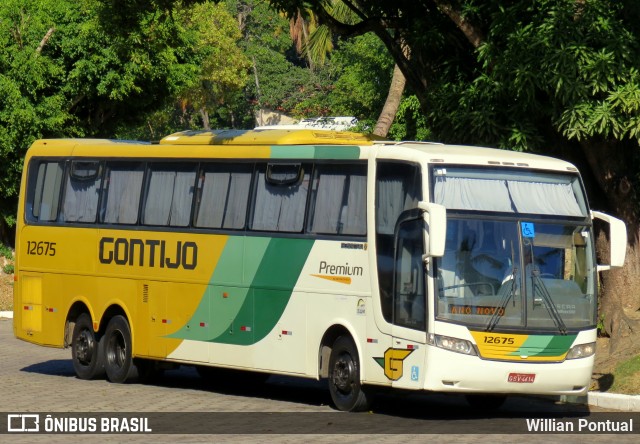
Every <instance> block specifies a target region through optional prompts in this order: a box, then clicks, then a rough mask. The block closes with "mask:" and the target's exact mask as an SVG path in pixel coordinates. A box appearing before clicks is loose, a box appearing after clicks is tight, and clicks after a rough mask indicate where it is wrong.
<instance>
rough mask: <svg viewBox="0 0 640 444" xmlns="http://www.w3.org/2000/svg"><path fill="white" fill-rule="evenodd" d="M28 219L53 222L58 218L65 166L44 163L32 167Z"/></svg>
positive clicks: (48, 162)
mask: <svg viewBox="0 0 640 444" xmlns="http://www.w3.org/2000/svg"><path fill="white" fill-rule="evenodd" d="M29 172H30V174H32V175H33V177H31V178H30V180H29V188H30V189H29V192H28V196H29V199H28V204H27V205H28V208H29V209H30V210H29V209H28V210H27V219H28V220H30V221H34V222H53V221H55V220H56V219H57V218H58V206H59V203H60V192H61V189H62V176H63V173H64V164H63V163H62V162H50V161H42V162H39V163H34V164H32V166H31V167H30V171H29Z"/></svg>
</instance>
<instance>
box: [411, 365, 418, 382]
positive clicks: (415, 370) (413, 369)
mask: <svg viewBox="0 0 640 444" xmlns="http://www.w3.org/2000/svg"><path fill="white" fill-rule="evenodd" d="M418 379H420V367H418V366H417V365H413V366H411V380H412V381H417V380H418Z"/></svg>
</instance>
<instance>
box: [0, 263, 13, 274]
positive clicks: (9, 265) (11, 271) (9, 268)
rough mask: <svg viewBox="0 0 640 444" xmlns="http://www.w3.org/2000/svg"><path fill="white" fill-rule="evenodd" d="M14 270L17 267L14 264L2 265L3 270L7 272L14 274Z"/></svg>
mask: <svg viewBox="0 0 640 444" xmlns="http://www.w3.org/2000/svg"><path fill="white" fill-rule="evenodd" d="M14 270H15V267H14V265H13V264H7V265H5V266H4V267H2V271H3V272H4V273H5V274H13V272H14Z"/></svg>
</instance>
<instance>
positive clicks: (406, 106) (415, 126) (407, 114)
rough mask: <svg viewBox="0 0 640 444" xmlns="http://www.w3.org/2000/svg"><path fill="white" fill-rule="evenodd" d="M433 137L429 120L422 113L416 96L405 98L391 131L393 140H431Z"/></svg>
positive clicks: (390, 135) (390, 134) (390, 136)
mask: <svg viewBox="0 0 640 444" xmlns="http://www.w3.org/2000/svg"><path fill="white" fill-rule="evenodd" d="M431 137H432V135H431V130H430V129H429V126H428V123H427V119H426V117H425V115H424V114H423V113H422V109H421V107H420V102H419V101H418V98H417V97H416V96H415V95H411V96H409V97H405V98H404V99H403V100H402V102H401V103H400V106H399V107H398V113H397V114H396V118H395V120H394V121H393V124H392V125H391V128H390V130H389V138H390V139H392V140H430V139H431Z"/></svg>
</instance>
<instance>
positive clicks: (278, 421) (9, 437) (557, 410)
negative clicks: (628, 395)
mask: <svg viewBox="0 0 640 444" xmlns="http://www.w3.org/2000/svg"><path fill="white" fill-rule="evenodd" d="M69 356H70V351H69V350H61V349H52V348H45V347H39V346H36V345H33V344H28V343H25V342H23V341H19V340H17V339H15V338H14V337H13V332H12V321H11V320H10V319H0V412H1V413H0V432H3V431H4V432H5V433H4V434H0V442H36V441H38V442H62V441H65V442H66V441H69V439H70V438H73V437H76V436H79V435H69V434H66V435H65V434H51V433H49V434H46V433H40V434H28V433H23V434H16V433H6V431H7V430H8V428H9V427H12V428H14V426H13V425H12V423H11V422H10V421H14V420H15V419H16V417H12V419H10V418H9V417H8V415H18V414H25V413H35V414H38V415H39V417H40V418H39V419H40V425H41V426H42V425H43V424H44V421H45V419H46V415H47V414H50V415H51V417H52V418H57V419H58V420H59V422H58V423H57V424H58V426H59V427H61V428H60V430H63V429H64V427H67V428H66V429H64V430H68V427H69V426H68V424H69V422H68V421H69V420H70V419H69V418H76V419H75V420H76V421H80V422H78V423H77V424H81V425H82V424H85V426H86V425H87V424H89V423H88V422H84V423H83V422H81V421H96V423H97V429H100V421H102V420H103V419H102V418H113V417H124V418H125V419H124V420H123V421H124V422H118V419H117V418H116V419H115V420H114V421H116V422H115V423H114V424H115V425H114V427H120V429H122V428H123V427H127V428H130V429H133V425H132V424H133V421H132V420H131V418H138V417H139V418H142V420H141V422H139V423H138V425H140V424H142V422H143V421H144V420H146V421H147V422H146V423H145V424H146V426H147V427H148V428H150V429H151V430H153V432H154V433H153V434H149V433H131V434H100V435H98V436H95V435H93V436H80V438H79V439H82V438H84V439H91V440H96V439H97V440H98V442H128V443H129V442H130V443H135V442H154V443H159V442H285V443H294V442H295V443H297V442H300V441H306V442H319V443H335V442H340V443H352V442H393V443H397V442H402V443H413V442H420V443H422V442H427V441H433V440H434V439H437V441H438V442H464V443H467V442H468V443H477V442H496V441H500V442H502V441H507V442H515V441H518V442H522V443H534V442H535V443H538V442H540V441H542V440H544V441H547V442H563V443H566V442H579V443H587V442H598V443H602V442H638V431H636V430H635V429H640V414H638V413H620V412H617V413H615V412H613V411H607V410H605V409H602V408H597V407H593V406H585V405H571V404H559V403H554V402H552V401H550V400H547V399H541V398H525V397H513V398H510V399H508V400H507V402H506V403H505V404H504V406H503V407H502V408H501V409H499V410H497V411H494V412H487V411H475V410H473V409H471V408H470V407H468V406H467V404H466V402H465V401H464V398H462V397H460V396H450V395H428V394H416V393H395V394H387V395H382V396H379V397H378V398H377V401H376V403H375V404H374V406H373V409H372V411H371V412H369V413H358V414H355V413H342V412H336V411H335V410H334V409H333V408H332V407H331V405H330V397H329V393H328V391H327V389H326V387H325V383H324V382H323V381H310V380H305V379H297V378H288V377H282V376H271V377H270V378H269V379H268V381H267V382H266V383H265V384H264V385H260V386H257V387H252V388H247V387H243V386H242V385H238V384H233V383H231V382H229V381H223V382H222V383H219V384H215V385H214V386H212V385H211V384H206V383H205V381H203V379H202V378H200V376H199V375H198V373H197V372H196V371H195V370H194V369H193V368H190V367H184V366H183V367H180V368H179V369H176V370H171V371H167V372H165V374H164V376H163V377H162V378H161V379H159V380H158V381H155V382H154V383H152V384H141V383H138V382H137V381H136V379H135V378H134V379H132V381H131V382H128V383H126V384H111V383H109V382H107V381H105V380H95V381H84V380H80V379H77V378H76V377H75V374H74V371H73V367H72V364H71V360H70V359H69ZM64 418H66V421H67V423H66V424H67V425H64V426H60V424H63V421H65V419H64ZM77 418H81V419H77ZM91 418H93V419H91ZM542 419H545V420H546V421H544V422H543V421H541V420H542ZM109 420H111V419H109ZM532 420H535V421H537V422H536V424H538V426H539V429H538V431H537V432H535V431H530V430H529V427H530V425H531V424H533V423H532V422H531V421H532ZM629 420H633V421H634V434H621V433H607V434H601V433H597V434H595V433H591V432H589V431H588V428H589V427H592V426H593V427H595V426H599V424H600V425H602V426H603V427H604V423H605V422H606V421H610V422H611V423H616V424H622V423H627V424H628V423H629ZM72 421H73V420H72ZM127 421H128V422H127ZM49 424H50V425H51V424H53V422H49ZM122 424H125V426H123V425H122ZM567 424H573V426H571V425H569V426H567ZM580 424H583V425H585V428H584V431H581V432H576V430H577V428H578V426H579V425H580ZM541 427H546V429H545V430H546V431H555V432H556V433H551V434H549V433H540V430H541ZM559 427H565V428H567V427H574V428H575V429H574V433H572V434H567V433H558V432H562V430H560V429H559ZM130 431H131V430H130ZM74 440H75V438H74Z"/></svg>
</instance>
